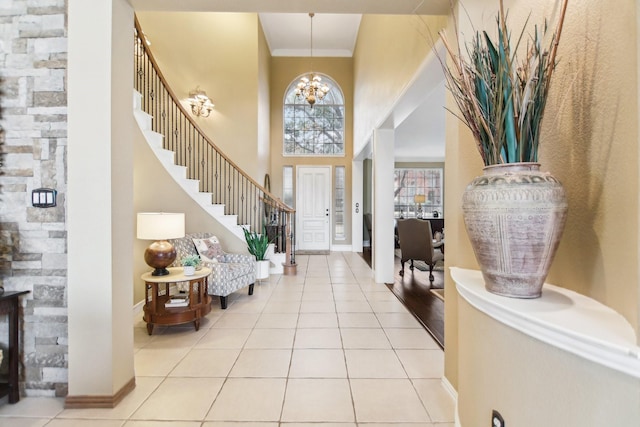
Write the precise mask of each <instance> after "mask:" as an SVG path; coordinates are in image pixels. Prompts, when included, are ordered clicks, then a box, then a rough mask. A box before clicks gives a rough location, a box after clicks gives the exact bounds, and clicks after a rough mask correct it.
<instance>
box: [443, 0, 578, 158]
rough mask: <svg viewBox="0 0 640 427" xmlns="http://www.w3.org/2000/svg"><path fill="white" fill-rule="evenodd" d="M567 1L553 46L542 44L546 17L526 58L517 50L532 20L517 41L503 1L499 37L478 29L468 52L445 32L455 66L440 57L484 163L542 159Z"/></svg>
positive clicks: (554, 35)
mask: <svg viewBox="0 0 640 427" xmlns="http://www.w3.org/2000/svg"><path fill="white" fill-rule="evenodd" d="M567 1H568V0H563V2H562V5H561V12H560V18H559V20H558V23H557V26H556V29H555V31H554V32H553V33H552V34H551V35H550V41H549V44H548V47H544V48H543V38H547V39H548V38H549V37H548V33H549V31H548V28H547V25H546V21H545V25H544V28H543V30H542V34H540V32H539V29H538V26H536V27H535V31H534V34H533V36H532V37H531V39H530V40H529V41H528V42H527V49H526V54H525V56H524V58H523V59H522V60H520V59H519V58H518V55H517V53H518V51H522V49H519V46H520V42H521V41H522V39H523V38H524V35H525V34H524V33H525V27H526V25H527V22H528V19H527V22H525V25H524V26H523V29H522V31H521V32H520V34H519V36H518V38H517V42H516V43H515V45H512V44H511V33H510V31H509V28H508V27H507V14H505V11H504V6H503V0H500V11H499V14H498V17H497V19H496V21H497V27H498V28H497V29H498V37H497V40H492V39H491V37H490V36H489V34H487V32H486V31H483V32H482V33H481V32H479V31H476V34H475V36H474V38H473V40H472V42H471V43H470V44H467V45H466V55H464V56H463V53H462V51H461V48H460V46H458V47H457V49H456V50H453V49H452V48H451V46H450V44H449V43H448V42H447V39H446V36H445V34H444V32H441V33H440V37H441V39H442V41H443V43H444V45H445V48H446V50H447V54H448V56H449V58H450V60H451V61H450V64H451V65H445V61H444V59H442V58H441V62H442V64H443V69H444V74H445V79H446V81H447V87H448V89H449V91H450V92H451V94H452V95H453V97H454V99H455V101H456V103H457V105H458V108H459V109H460V114H461V116H458V117H459V118H460V120H462V122H463V123H464V124H465V125H466V126H467V127H468V128H469V129H471V132H472V133H473V136H474V138H475V140H476V143H477V147H478V151H479V152H480V156H481V157H482V160H483V161H484V164H485V166H488V165H494V164H500V163H515V162H537V161H538V145H539V139H540V124H541V122H542V118H543V115H544V108H545V105H546V101H547V95H548V93H549V84H550V82H551V76H552V74H553V70H554V68H555V66H556V52H557V49H558V43H559V41H560V34H561V33H562V25H563V22H564V17H565V11H566V8H567Z"/></svg>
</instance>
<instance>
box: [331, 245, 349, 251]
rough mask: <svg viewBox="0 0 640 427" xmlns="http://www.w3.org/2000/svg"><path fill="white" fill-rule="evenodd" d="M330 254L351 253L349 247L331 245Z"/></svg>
mask: <svg viewBox="0 0 640 427" xmlns="http://www.w3.org/2000/svg"><path fill="white" fill-rule="evenodd" d="M331 252H351V245H333V246H331Z"/></svg>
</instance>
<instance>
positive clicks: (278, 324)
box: [255, 313, 298, 329]
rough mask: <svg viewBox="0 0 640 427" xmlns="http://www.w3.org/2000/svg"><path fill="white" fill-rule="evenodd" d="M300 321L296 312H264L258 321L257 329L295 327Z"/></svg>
mask: <svg viewBox="0 0 640 427" xmlns="http://www.w3.org/2000/svg"><path fill="white" fill-rule="evenodd" d="M297 323H298V315H297V314H296V313H263V314H262V315H261V316H260V318H259V319H258V323H256V326H255V327H256V329H274V328H283V329H287V328H295V327H296V325H297Z"/></svg>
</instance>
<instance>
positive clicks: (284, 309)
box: [262, 301, 300, 313]
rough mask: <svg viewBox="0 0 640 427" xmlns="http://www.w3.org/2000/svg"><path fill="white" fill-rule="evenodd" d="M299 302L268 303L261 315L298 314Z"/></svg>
mask: <svg viewBox="0 0 640 427" xmlns="http://www.w3.org/2000/svg"><path fill="white" fill-rule="evenodd" d="M299 311H300V301H269V302H268V303H267V305H266V306H265V307H264V310H263V311H262V313H298V312H299Z"/></svg>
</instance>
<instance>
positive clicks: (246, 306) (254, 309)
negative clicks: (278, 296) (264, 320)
mask: <svg viewBox="0 0 640 427" xmlns="http://www.w3.org/2000/svg"><path fill="white" fill-rule="evenodd" d="M252 297H256V298H252V299H251V300H245V299H243V300H241V301H235V302H234V303H233V304H231V305H229V307H228V308H227V310H226V313H225V314H229V313H245V314H252V313H262V310H264V307H265V305H267V299H259V298H258V296H257V295H252ZM222 318H224V316H223V317H222Z"/></svg>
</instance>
